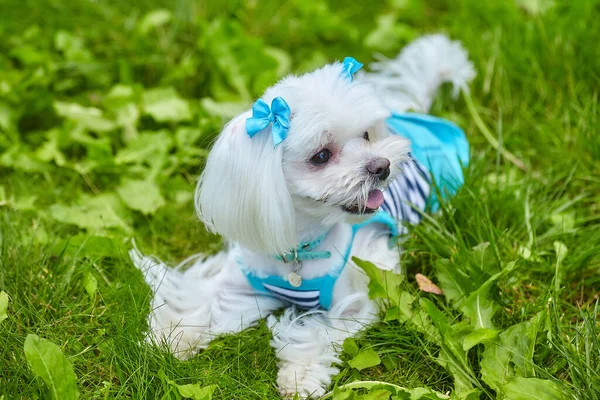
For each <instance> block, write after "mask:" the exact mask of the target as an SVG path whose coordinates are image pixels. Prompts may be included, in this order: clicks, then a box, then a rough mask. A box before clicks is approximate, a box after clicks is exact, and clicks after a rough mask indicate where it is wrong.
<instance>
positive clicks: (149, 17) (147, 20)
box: [138, 9, 173, 35]
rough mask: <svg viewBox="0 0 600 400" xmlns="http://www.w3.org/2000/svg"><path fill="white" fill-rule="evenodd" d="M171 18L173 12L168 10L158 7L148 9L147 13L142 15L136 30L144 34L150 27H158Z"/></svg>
mask: <svg viewBox="0 0 600 400" xmlns="http://www.w3.org/2000/svg"><path fill="white" fill-rule="evenodd" d="M172 18H173V14H172V13H171V11H169V10H165V9H158V10H153V11H150V12H149V13H148V14H146V15H144V17H143V18H142V20H141V21H140V23H139V25H138V31H139V32H140V33H141V34H143V35H145V34H147V33H148V32H149V31H150V30H151V29H153V28H158V27H159V26H162V25H164V24H166V23H168V22H170V21H171V19H172Z"/></svg>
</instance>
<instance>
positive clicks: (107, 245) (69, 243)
mask: <svg viewBox="0 0 600 400" xmlns="http://www.w3.org/2000/svg"><path fill="white" fill-rule="evenodd" d="M51 252H52V254H60V253H62V252H64V253H65V254H66V255H69V256H73V255H75V254H77V256H79V257H95V258H99V257H119V256H120V255H122V254H124V253H125V252H126V248H125V246H124V244H123V240H121V239H118V238H113V237H106V236H94V235H88V234H79V235H75V236H71V237H70V238H68V239H64V240H62V241H60V242H58V243H56V244H55V245H54V246H53V247H52V250H51Z"/></svg>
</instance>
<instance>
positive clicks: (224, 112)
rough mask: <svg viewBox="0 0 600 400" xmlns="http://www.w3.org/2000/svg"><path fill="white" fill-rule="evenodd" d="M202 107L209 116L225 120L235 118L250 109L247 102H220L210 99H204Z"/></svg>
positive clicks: (201, 102) (201, 103)
mask: <svg viewBox="0 0 600 400" xmlns="http://www.w3.org/2000/svg"><path fill="white" fill-rule="evenodd" d="M200 105H201V106H202V108H203V109H204V110H205V111H206V112H207V113H208V114H210V115H213V116H215V117H220V118H223V119H225V120H227V119H231V118H233V117H235V116H236V115H238V114H240V113H241V112H242V111H244V110H246V109H247V108H248V104H247V103H246V102H234V101H220V102H218V101H215V100H214V99H212V98H210V97H205V98H203V99H202V100H201V101H200Z"/></svg>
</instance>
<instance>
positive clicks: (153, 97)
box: [143, 87, 192, 122]
mask: <svg viewBox="0 0 600 400" xmlns="http://www.w3.org/2000/svg"><path fill="white" fill-rule="evenodd" d="M143 101H144V112H145V113H146V114H148V115H150V116H151V117H152V118H154V119H155V120H156V121H158V122H179V121H188V120H190V119H192V112H191V110H190V104H189V103H188V101H187V100H184V99H183V98H181V97H180V96H179V94H177V92H176V91H175V89H174V88H172V87H159V88H155V89H149V90H146V91H145V92H144V96H143Z"/></svg>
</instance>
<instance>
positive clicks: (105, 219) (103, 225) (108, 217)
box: [48, 194, 131, 233]
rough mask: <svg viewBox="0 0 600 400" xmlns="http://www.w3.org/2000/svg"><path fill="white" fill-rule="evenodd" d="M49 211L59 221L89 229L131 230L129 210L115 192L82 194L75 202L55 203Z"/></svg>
mask: <svg viewBox="0 0 600 400" xmlns="http://www.w3.org/2000/svg"><path fill="white" fill-rule="evenodd" d="M48 212H49V215H50V216H51V217H52V218H53V219H55V220H57V221H59V222H62V223H65V224H71V225H76V226H78V227H80V228H84V229H87V230H89V231H97V230H105V229H110V228H117V229H121V230H123V231H125V232H128V233H129V232H131V227H130V225H129V223H128V217H129V216H128V215H127V211H126V210H125V209H124V207H123V205H122V204H121V201H120V200H119V198H118V197H117V196H116V195H114V194H103V195H100V196H89V195H82V196H81V197H80V198H79V200H78V201H77V202H76V203H75V204H72V205H66V204H53V205H52V206H50V208H49V210H48Z"/></svg>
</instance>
